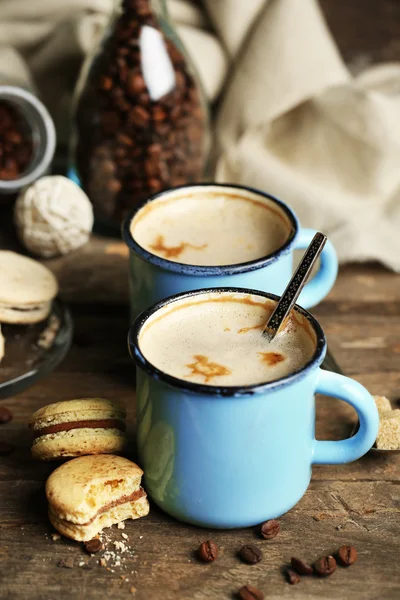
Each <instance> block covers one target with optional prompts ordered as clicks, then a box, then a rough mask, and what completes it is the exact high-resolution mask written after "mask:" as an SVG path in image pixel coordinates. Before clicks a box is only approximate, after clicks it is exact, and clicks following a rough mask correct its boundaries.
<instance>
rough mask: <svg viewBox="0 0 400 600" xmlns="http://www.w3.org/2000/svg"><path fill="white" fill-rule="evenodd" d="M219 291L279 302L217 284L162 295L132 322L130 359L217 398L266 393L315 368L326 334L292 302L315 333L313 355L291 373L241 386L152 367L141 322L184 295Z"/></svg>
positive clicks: (167, 380)
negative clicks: (141, 343)
mask: <svg viewBox="0 0 400 600" xmlns="http://www.w3.org/2000/svg"><path fill="white" fill-rule="evenodd" d="M218 293H231V294H242V295H249V294H250V295H255V296H261V297H264V298H268V299H270V300H276V301H278V300H279V298H280V296H278V295H277V294H272V293H270V292H263V291H260V290H252V289H247V288H239V287H218V288H202V289H199V290H190V291H188V292H181V293H179V294H174V295H173V296H169V297H168V298H164V299H163V300H161V301H160V302H157V303H156V304H153V305H152V306H150V307H149V308H147V309H146V310H144V311H142V312H141V313H140V314H139V315H138V316H137V317H136V319H135V321H134V322H133V323H132V325H131V326H130V328H129V333H128V348H129V352H130V355H131V357H132V359H133V360H134V361H135V363H136V365H137V366H138V367H140V368H141V369H143V370H144V371H145V372H146V373H148V374H149V375H150V376H151V377H153V378H154V379H156V380H157V381H160V382H163V383H166V384H167V385H168V386H169V387H173V388H178V389H181V390H184V391H185V392H189V393H192V394H199V395H202V396H204V395H206V396H220V397H230V398H231V397H239V396H240V397H248V396H253V395H255V394H265V393H266V392H269V391H275V390H277V389H281V388H283V387H286V386H289V385H293V384H294V383H297V382H298V381H300V380H302V379H303V378H304V377H306V376H307V375H308V374H309V372H310V371H312V370H314V369H317V368H318V367H319V366H320V365H321V363H322V361H323V359H324V357H325V354H326V348H327V342H326V337H325V334H324V332H323V330H322V327H321V325H320V324H319V323H318V321H317V320H316V319H315V318H314V317H313V316H312V315H311V314H310V313H309V312H308V311H307V310H305V309H304V308H302V307H301V306H299V305H298V304H295V306H294V309H293V310H297V311H298V312H299V313H300V314H301V315H302V316H303V317H305V318H306V319H307V320H308V321H309V323H310V325H311V327H312V328H313V330H314V332H315V334H316V342H317V343H316V348H315V352H314V354H313V357H312V358H311V359H310V360H309V361H308V363H306V364H305V365H304V366H303V367H302V368H301V369H299V370H298V371H295V372H294V373H290V374H289V375H286V376H285V377H281V378H280V379H276V380H274V381H268V382H266V383H257V384H253V385H241V386H213V385H204V384H201V383H195V382H193V381H184V380H182V379H179V378H178V377H174V376H173V375H168V374H167V373H165V372H164V371H161V369H158V368H157V367H155V366H154V365H153V364H152V363H151V362H150V361H149V360H148V359H147V358H146V357H145V356H144V354H143V353H142V351H141V350H140V347H139V335H140V332H141V329H142V327H143V325H144V324H145V323H146V321H147V320H148V318H149V317H151V315H153V314H154V313H155V312H157V311H158V310H159V309H161V308H163V307H164V306H166V305H167V304H171V303H173V302H177V301H179V300H183V299H184V298H192V297H193V296H198V295H200V294H218ZM260 335H261V334H260Z"/></svg>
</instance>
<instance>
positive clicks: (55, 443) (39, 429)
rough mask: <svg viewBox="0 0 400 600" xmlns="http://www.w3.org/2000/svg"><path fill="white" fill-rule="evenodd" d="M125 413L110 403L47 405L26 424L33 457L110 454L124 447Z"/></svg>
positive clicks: (93, 400)
mask: <svg viewBox="0 0 400 600" xmlns="http://www.w3.org/2000/svg"><path fill="white" fill-rule="evenodd" d="M125 417H126V411H125V409H124V408H122V406H119V405H118V404H116V403H115V402H112V401H111V400H105V399H103V398H81V399H80V400H67V401H64V402H56V403H55V404H49V405H48V406H44V407H43V408H40V409H39V410H37V411H36V412H35V413H34V414H33V415H32V418H31V420H30V422H29V427H30V428H31V429H32V430H33V434H34V440H33V444H32V456H33V457H34V458H37V459H39V460H53V459H61V458H67V457H76V456H82V455H84V454H113V453H119V452H121V451H122V450H123V449H124V447H125V445H126V435H125Z"/></svg>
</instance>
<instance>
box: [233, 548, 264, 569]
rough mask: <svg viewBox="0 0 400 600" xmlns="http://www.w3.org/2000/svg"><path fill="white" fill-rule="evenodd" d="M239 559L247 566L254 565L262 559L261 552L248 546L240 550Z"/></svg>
mask: <svg viewBox="0 0 400 600" xmlns="http://www.w3.org/2000/svg"><path fill="white" fill-rule="evenodd" d="M239 557H240V558H241V559H242V561H243V562H245V563H247V564H249V565H255V564H256V563H258V562H260V560H261V559H262V552H261V550H260V549H259V548H257V546H253V545H252V544H248V545H246V546H242V548H240V550H239Z"/></svg>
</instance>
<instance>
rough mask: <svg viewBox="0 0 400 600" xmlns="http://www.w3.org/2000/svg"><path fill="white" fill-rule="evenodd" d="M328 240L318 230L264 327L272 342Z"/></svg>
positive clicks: (264, 334)
mask: <svg viewBox="0 0 400 600" xmlns="http://www.w3.org/2000/svg"><path fill="white" fill-rule="evenodd" d="M326 240H327V237H326V235H324V234H323V233H320V232H317V233H316V234H315V235H314V237H313V239H312V240H311V243H310V245H309V246H308V248H307V250H306V251H305V253H304V255H303V258H302V259H301V261H300V264H299V266H298V267H297V269H296V271H295V272H294V275H293V277H292V279H291V280H290V281H289V283H288V285H287V287H286V289H285V291H284V292H283V294H282V296H281V299H280V300H279V302H278V304H277V305H276V307H275V309H274V311H273V313H272V314H271V316H270V318H269V319H268V321H267V323H266V325H265V327H264V329H263V332H262V335H263V336H264V337H265V338H266V339H267V340H268V341H269V342H272V340H273V339H274V337H275V336H276V334H277V333H278V332H279V330H280V328H281V327H282V325H283V323H284V321H285V319H286V317H287V316H288V315H289V313H290V311H291V310H292V308H293V306H294V305H295V304H296V300H297V298H298V297H299V294H300V292H301V290H302V289H303V287H304V285H305V284H306V282H307V279H308V278H309V276H310V273H311V270H312V268H313V266H314V264H315V261H316V260H317V258H318V256H319V255H320V254H321V252H322V249H323V247H324V246H325V243H326Z"/></svg>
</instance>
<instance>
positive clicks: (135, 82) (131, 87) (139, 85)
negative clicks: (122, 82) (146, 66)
mask: <svg viewBox="0 0 400 600" xmlns="http://www.w3.org/2000/svg"><path fill="white" fill-rule="evenodd" d="M126 85H127V90H128V92H129V93H130V94H132V95H136V94H141V93H142V92H145V91H146V83H145V80H144V79H143V77H142V75H140V73H131V75H129V77H128V81H127V83H126Z"/></svg>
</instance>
